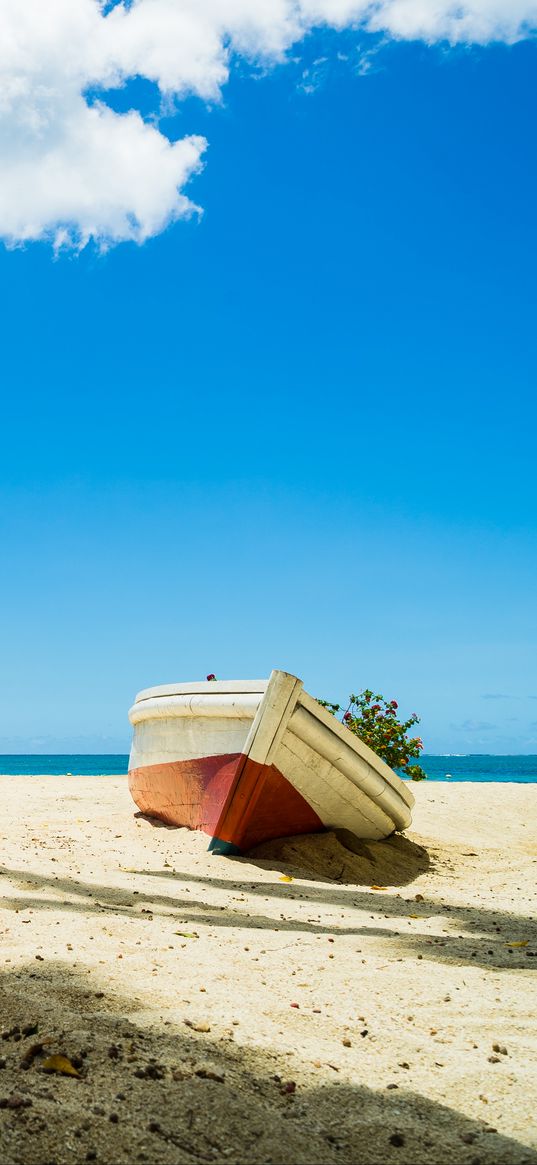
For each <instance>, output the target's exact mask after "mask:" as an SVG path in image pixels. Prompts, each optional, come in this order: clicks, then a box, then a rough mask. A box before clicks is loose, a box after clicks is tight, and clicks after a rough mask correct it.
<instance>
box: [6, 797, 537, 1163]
mask: <svg viewBox="0 0 537 1165" xmlns="http://www.w3.org/2000/svg"><path fill="white" fill-rule="evenodd" d="M415 793H416V800H417V804H416V809H415V814H414V824H413V829H412V830H411V831H409V832H408V833H407V834H406V835H405V836H404V837H401V836H397V837H394V838H392V839H390V840H389V841H387V842H384V843H377V844H374V845H368V844H365V843H364V844H361V845H360V844H357V845H355V846H354V851H355V852H354V851H353V850H351V849H348V848H346V845H348V844H350V839H348V838H347V839H345V838H343V839H342V838H341V837H336V836H335V835H333V834H327V835H324V836H318V837H314V838H312V837H308V838H302V839H290V840H286V841H283V842H278V843H271V844H270V846H265V847H260V848H258V850H257V851H256V852H255V853H253V854H251V855H249V856H248V857H246V858H241V859H228V858H223V857H212V856H210V855H209V854H208V853H207V839H206V838H205V837H204V836H203V835H201V834H196V833H188V832H187V831H185V830H174V829H170V828H167V827H165V826H159V825H158V824H157V823H154V822H151V821H149V820H147V819H144V818H141V817H140V816H137V815H136V814H135V807H134V805H133V804H132V802H131V800H130V797H129V794H128V789H127V783H126V779H125V778H122V777H101V778H95V777H93V778H72V777H62V778H59V777H38V776H36V777H2V778H0V795H1V798H2V807H3V812H2V824H1V827H0V828H1V833H2V849H1V855H0V891H1V895H2V899H1V904H0V906H1V912H0V937H1V947H0V960H1V972H2V973H1V975H0V1029H1V1034H2V1039H1V1040H0V1159H1V1160H2V1161H3V1162H4V1163H5V1165H53V1163H57V1165H64V1163H65V1165H73V1163H78V1162H84V1161H92V1160H93V1161H96V1162H106V1163H110V1165H112V1163H115V1162H118V1163H123V1162H131V1161H132V1162H138V1161H146V1162H149V1163H153V1162H157V1163H160V1162H162V1163H163V1165H164V1163H170V1165H171V1163H174V1162H177V1163H179V1162H220V1161H229V1162H237V1163H239V1162H240V1163H248V1165H249V1163H252V1165H254V1163H255V1165H257V1163H259V1165H261V1163H263V1165H269V1163H274V1165H277V1163H286V1162H293V1163H294V1162H297V1163H306V1162H308V1163H309V1162H319V1163H323V1165H324V1163H332V1162H333V1163H334V1165H335V1163H336V1162H337V1163H338V1165H342V1163H347V1162H348V1163H352V1165H377V1163H378V1165H384V1162H387V1163H388V1165H391V1163H392V1162H394V1163H395V1162H397V1163H401V1165H403V1163H408V1165H410V1163H412V1165H414V1163H421V1162H430V1163H432V1165H436V1163H438V1165H443V1163H444V1162H450V1163H451V1165H459V1163H460V1165H466V1163H468V1165H501V1163H502V1162H506V1163H507V1162H509V1163H515V1162H516V1163H517V1165H522V1163H524V1162H525V1163H528V1165H529V1163H530V1162H536V1163H537V1151H536V1149H537V1133H536V1128H535V1112H536V1107H537V1104H536V1097H537V1068H536V1059H537V1056H536V1040H535V1018H536V1012H537V998H536V994H537V993H536V983H535V971H536V970H537V961H536V960H535V958H534V957H533V956H534V955H535V954H537V926H536V922H535V908H536V907H535V903H536V873H537V843H536V833H535V821H536V816H537V814H536V809H537V786H535V785H533V786H522V785H470V784H454V785H447V784H428V785H427V784H421V785H418V786H416V787H415ZM344 842H346V845H345V844H343V843H344ZM381 887H383V888H381ZM57 1056H63V1057H65V1058H66V1060H67V1065H66V1064H65V1062H62V1061H61V1060H59V1061H58V1060H57V1059H54V1057H57ZM69 1065H73V1069H72V1070H73V1071H74V1072H78V1074H79V1075H78V1076H77V1075H62V1074H60V1073H58V1072H57V1071H50V1070H47V1068H49V1069H50V1068H52V1069H54V1067H56V1068H58V1067H62V1066H63V1068H64V1069H65V1068H66V1067H67V1068H69Z"/></svg>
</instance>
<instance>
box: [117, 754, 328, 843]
mask: <svg viewBox="0 0 537 1165" xmlns="http://www.w3.org/2000/svg"><path fill="white" fill-rule="evenodd" d="M129 787H130V791H131V793H132V796H133V798H134V800H135V802H136V804H137V805H138V807H139V808H140V809H141V810H142V812H143V813H147V814H148V815H149V816H151V817H158V818H160V820H161V821H166V822H167V823H168V824H170V825H186V826H188V827H189V828H190V829H202V830H203V831H204V832H205V833H208V834H210V835H211V836H212V837H216V838H218V839H219V841H220V842H223V843H225V844H226V847H227V850H228V852H229V851H230V850H231V849H233V850H235V851H236V850H244V849H250V848H251V847H252V846H254V845H258V844H259V843H260V842H262V841H268V840H270V839H271V838H273V837H285V836H290V835H291V834H297V833H316V832H318V831H319V830H322V829H324V826H323V823H322V821H321V820H320V818H319V817H318V816H317V814H316V813H315V811H314V810H313V809H312V808H311V806H310V805H308V802H307V801H305V800H304V798H303V797H302V796H301V794H300V793H298V792H297V790H296V789H294V788H293V786H292V785H291V784H290V783H289V781H288V780H287V779H286V777H284V776H283V774H282V773H281V772H280V771H279V770H278V769H276V768H275V767H274V765H261V764H256V763H255V762H253V761H251V760H250V759H249V757H247V756H244V755H241V754H240V753H233V754H228V755H227V756H211V757H201V758H200V759H199V760H192V761H173V762H171V763H167V764H162V765H147V766H145V767H144V768H140V769H132V770H131V772H130V773H129Z"/></svg>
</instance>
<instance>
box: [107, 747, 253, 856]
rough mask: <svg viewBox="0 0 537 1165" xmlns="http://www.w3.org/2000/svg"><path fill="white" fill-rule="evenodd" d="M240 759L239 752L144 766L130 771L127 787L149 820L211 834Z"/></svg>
mask: <svg viewBox="0 0 537 1165" xmlns="http://www.w3.org/2000/svg"><path fill="white" fill-rule="evenodd" d="M240 759H241V754H240V752H235V753H228V754H227V755H223V756H205V757H200V759H199V760H182V761H171V762H169V763H167V764H163V765H145V766H144V767H143V768H140V769H131V771H130V773H129V788H130V791H131V794H132V796H133V798H134V800H135V802H136V804H137V805H138V808H139V809H141V810H142V813H147V815H148V816H149V817H158V818H159V819H160V820H161V821H166V822H167V823H168V825H186V826H187V827H188V828H189V829H203V831H204V832H205V833H209V834H211V835H212V834H213V833H214V832H215V826H216V823H217V821H218V819H219V817H220V814H221V812H222V805H223V804H224V802H225V800H226V798H227V795H228V793H229V790H230V788H231V785H232V782H233V778H234V776H235V773H236V771H237V765H238V763H239V761H240Z"/></svg>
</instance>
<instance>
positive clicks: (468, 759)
mask: <svg viewBox="0 0 537 1165" xmlns="http://www.w3.org/2000/svg"><path fill="white" fill-rule="evenodd" d="M128 763H129V757H128V754H127V753H117V754H100V753H98V754H92V753H79V754H70V753H59V754H57V755H49V754H46V755H41V754H39V753H29V754H27V755H23V754H20V755H19V754H16V753H11V754H7V755H4V756H2V755H1V754H0V773H1V774H4V775H7V776H29V775H30V774H32V773H39V774H40V775H43V776H62V775H64V774H66V775H69V776H73V777H96V776H102V777H106V776H111V775H113V774H122V773H126V772H127V769H128ZM420 764H421V766H422V768H423V769H424V770H425V772H426V773H427V776H428V778H429V780H431V781H477V782H479V783H486V782H487V781H513V782H514V783H515V784H519V785H532V784H535V783H537V756H534V755H531V756H530V755H521V756H489V755H488V754H487V753H474V754H469V755H465V756H454V755H452V754H449V753H448V754H446V755H444V756H434V755H432V754H427V753H425V754H424V756H422V758H421V760H420Z"/></svg>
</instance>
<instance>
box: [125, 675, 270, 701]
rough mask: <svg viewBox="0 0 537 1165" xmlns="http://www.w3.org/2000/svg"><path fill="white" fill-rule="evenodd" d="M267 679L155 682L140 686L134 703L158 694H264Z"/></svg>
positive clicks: (150, 698) (158, 695)
mask: <svg viewBox="0 0 537 1165" xmlns="http://www.w3.org/2000/svg"><path fill="white" fill-rule="evenodd" d="M267 685H268V680H192V681H191V682H187V683H180V684H157V686H156V687H153V688H142V691H141V692H138V694H137V695H136V696H135V697H134V703H135V704H141V703H143V701H144V700H152V699H153V698H154V697H160V696H190V695H192V696H198V695H210V696H211V695H215V696H218V695H230V696H234V695H237V696H240V695H250V694H251V693H254V694H256V695H257V694H259V695H261V696H262V695H264V693H265V692H266V690H267Z"/></svg>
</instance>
